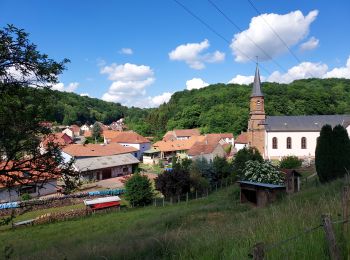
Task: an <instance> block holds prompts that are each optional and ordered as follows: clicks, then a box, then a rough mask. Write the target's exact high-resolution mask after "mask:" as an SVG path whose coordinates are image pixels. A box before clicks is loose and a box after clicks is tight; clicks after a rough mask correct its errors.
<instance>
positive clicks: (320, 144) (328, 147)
mask: <svg viewBox="0 0 350 260" xmlns="http://www.w3.org/2000/svg"><path fill="white" fill-rule="evenodd" d="M334 145H335V144H334V143H333V131H332V127H331V126H330V125H324V126H323V127H322V129H321V132H320V136H319V137H318V138H317V144H316V151H315V157H316V158H315V165H316V171H317V175H318V178H319V180H320V181H321V182H327V181H330V180H333V179H335V178H336V176H335V175H334V174H333V170H334V164H335V161H334V156H333V151H334V149H333V147H334Z"/></svg>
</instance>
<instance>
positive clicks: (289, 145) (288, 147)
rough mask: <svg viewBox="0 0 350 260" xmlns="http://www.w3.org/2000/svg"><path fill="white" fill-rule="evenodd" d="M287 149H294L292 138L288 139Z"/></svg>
mask: <svg viewBox="0 0 350 260" xmlns="http://www.w3.org/2000/svg"><path fill="white" fill-rule="evenodd" d="M287 149H292V138H290V137H287Z"/></svg>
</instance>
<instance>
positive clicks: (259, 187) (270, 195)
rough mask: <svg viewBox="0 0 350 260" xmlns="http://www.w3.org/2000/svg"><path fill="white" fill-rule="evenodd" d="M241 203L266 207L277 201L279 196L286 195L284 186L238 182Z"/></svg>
mask: <svg viewBox="0 0 350 260" xmlns="http://www.w3.org/2000/svg"><path fill="white" fill-rule="evenodd" d="M238 183H239V186H240V189H241V190H240V199H241V203H251V204H253V205H254V206H256V207H265V206H266V205H268V204H269V203H271V202H273V201H275V200H276V199H277V194H279V193H285V192H286V187H285V186H284V185H276V184H270V183H260V182H252V181H238Z"/></svg>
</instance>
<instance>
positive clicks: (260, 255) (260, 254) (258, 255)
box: [253, 243, 265, 260]
mask: <svg viewBox="0 0 350 260" xmlns="http://www.w3.org/2000/svg"><path fill="white" fill-rule="evenodd" d="M264 257H265V250H264V243H258V244H255V245H254V247H253V259H254V260H263V259H264Z"/></svg>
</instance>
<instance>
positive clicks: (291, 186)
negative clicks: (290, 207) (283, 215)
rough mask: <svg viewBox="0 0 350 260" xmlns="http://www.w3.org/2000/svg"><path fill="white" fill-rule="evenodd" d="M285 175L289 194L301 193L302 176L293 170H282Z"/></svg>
mask: <svg viewBox="0 0 350 260" xmlns="http://www.w3.org/2000/svg"><path fill="white" fill-rule="evenodd" d="M281 172H282V173H284V174H285V181H284V183H285V185H286V192H287V193H294V192H298V191H300V177H301V174H300V173H299V172H297V171H296V170H293V169H281Z"/></svg>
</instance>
